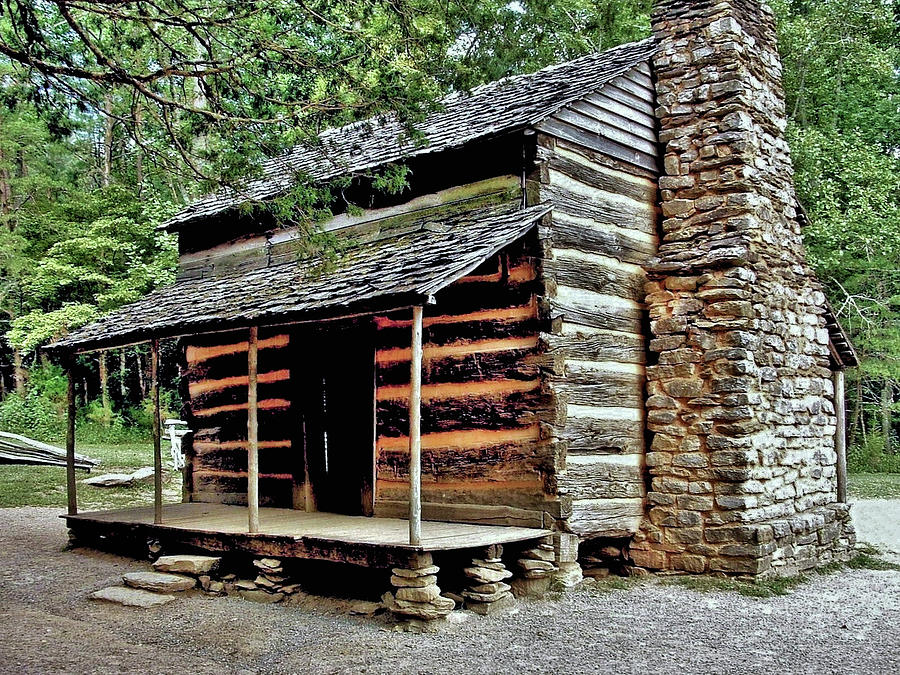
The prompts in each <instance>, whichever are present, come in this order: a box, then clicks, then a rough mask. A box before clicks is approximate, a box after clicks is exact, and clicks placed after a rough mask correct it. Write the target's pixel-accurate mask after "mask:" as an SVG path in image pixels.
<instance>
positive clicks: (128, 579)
mask: <svg viewBox="0 0 900 675" xmlns="http://www.w3.org/2000/svg"><path fill="white" fill-rule="evenodd" d="M122 581H124V582H125V585H126V586H131V587H132V588H142V589H144V590H145V591H152V592H154V593H178V592H180V591H187V590H189V589H191V588H193V587H194V586H196V585H197V580H196V579H195V578H194V577H186V576H182V575H181V574H166V573H165V572H129V573H128V574H125V575H124V576H123V577H122Z"/></svg>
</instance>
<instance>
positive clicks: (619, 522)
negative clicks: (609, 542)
mask: <svg viewBox="0 0 900 675" xmlns="http://www.w3.org/2000/svg"><path fill="white" fill-rule="evenodd" d="M643 512H644V500H643V499H640V498H631V499H577V500H574V501H573V502H572V515H571V516H569V519H568V526H569V529H570V530H571V531H572V532H574V533H575V534H577V535H578V536H580V537H585V538H587V537H628V536H631V535H633V534H635V533H636V532H637V531H638V529H639V528H640V525H641V517H642V515H643Z"/></svg>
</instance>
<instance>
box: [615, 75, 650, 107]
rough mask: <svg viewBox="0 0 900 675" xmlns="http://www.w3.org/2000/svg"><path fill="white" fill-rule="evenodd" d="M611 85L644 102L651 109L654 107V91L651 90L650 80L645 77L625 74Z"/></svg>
mask: <svg viewBox="0 0 900 675" xmlns="http://www.w3.org/2000/svg"><path fill="white" fill-rule="evenodd" d="M612 84H613V85H614V86H616V87H618V88H619V89H621V90H623V91H627V92H628V93H629V94H632V95H633V96H635V97H637V98H638V99H640V100H641V101H644V102H645V103H646V104H647V105H649V106H650V107H651V108H652V107H653V106H654V105H655V101H656V90H655V89H654V88H653V82H652V80H650V78H648V77H646V76H641V75H640V74H638V73H635V72H634V71H631V72H626V73H623V74H622V75H620V76H619V77H617V78H615V79H614V80H613V81H612Z"/></svg>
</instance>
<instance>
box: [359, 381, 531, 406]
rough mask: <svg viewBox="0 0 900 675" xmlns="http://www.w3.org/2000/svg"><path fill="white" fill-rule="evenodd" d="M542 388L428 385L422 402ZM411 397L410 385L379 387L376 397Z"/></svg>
mask: <svg viewBox="0 0 900 675" xmlns="http://www.w3.org/2000/svg"><path fill="white" fill-rule="evenodd" d="M540 386H541V382H540V380H524V381H523V380H486V381H484V382H445V383H442V384H426V385H425V386H423V387H422V400H423V401H434V400H437V399H447V398H463V397H465V396H503V395H505V394H515V393H518V392H523V391H534V390H535V389H537V388H538V387H540ZM408 397H409V385H408V384H392V385H389V386H381V387H378V391H377V393H376V395H375V398H376V400H378V401H394V400H399V399H406V398H408Z"/></svg>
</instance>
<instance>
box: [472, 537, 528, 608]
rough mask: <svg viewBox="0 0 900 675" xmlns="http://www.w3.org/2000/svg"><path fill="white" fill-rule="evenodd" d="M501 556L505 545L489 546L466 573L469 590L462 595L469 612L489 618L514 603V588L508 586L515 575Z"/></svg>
mask: <svg viewBox="0 0 900 675" xmlns="http://www.w3.org/2000/svg"><path fill="white" fill-rule="evenodd" d="M501 555H503V547H502V546H499V545H495V546H489V547H487V548H486V549H485V550H484V551H483V552H482V554H481V556H480V557H478V558H473V559H472V564H471V566H469V567H466V568H465V569H464V570H463V573H464V574H465V575H466V577H467V578H468V579H469V587H468V588H467V589H466V590H464V591H463V593H462V595H463V597H464V598H465V600H466V609H469V610H471V611H473V612H475V613H476V614H481V615H485V616H486V615H488V614H493V613H495V612H498V611H500V610H503V609H507V608H509V607H511V606H512V605H514V604H515V598H514V597H513V594H512V592H511V590H512V587H511V586H510V585H509V584H508V583H506V580H507V579H509V578H510V577H512V575H513V573H512V572H510V571H509V570H508V569H506V566H505V565H504V564H503V561H502V560H501V559H500V556H501Z"/></svg>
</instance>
